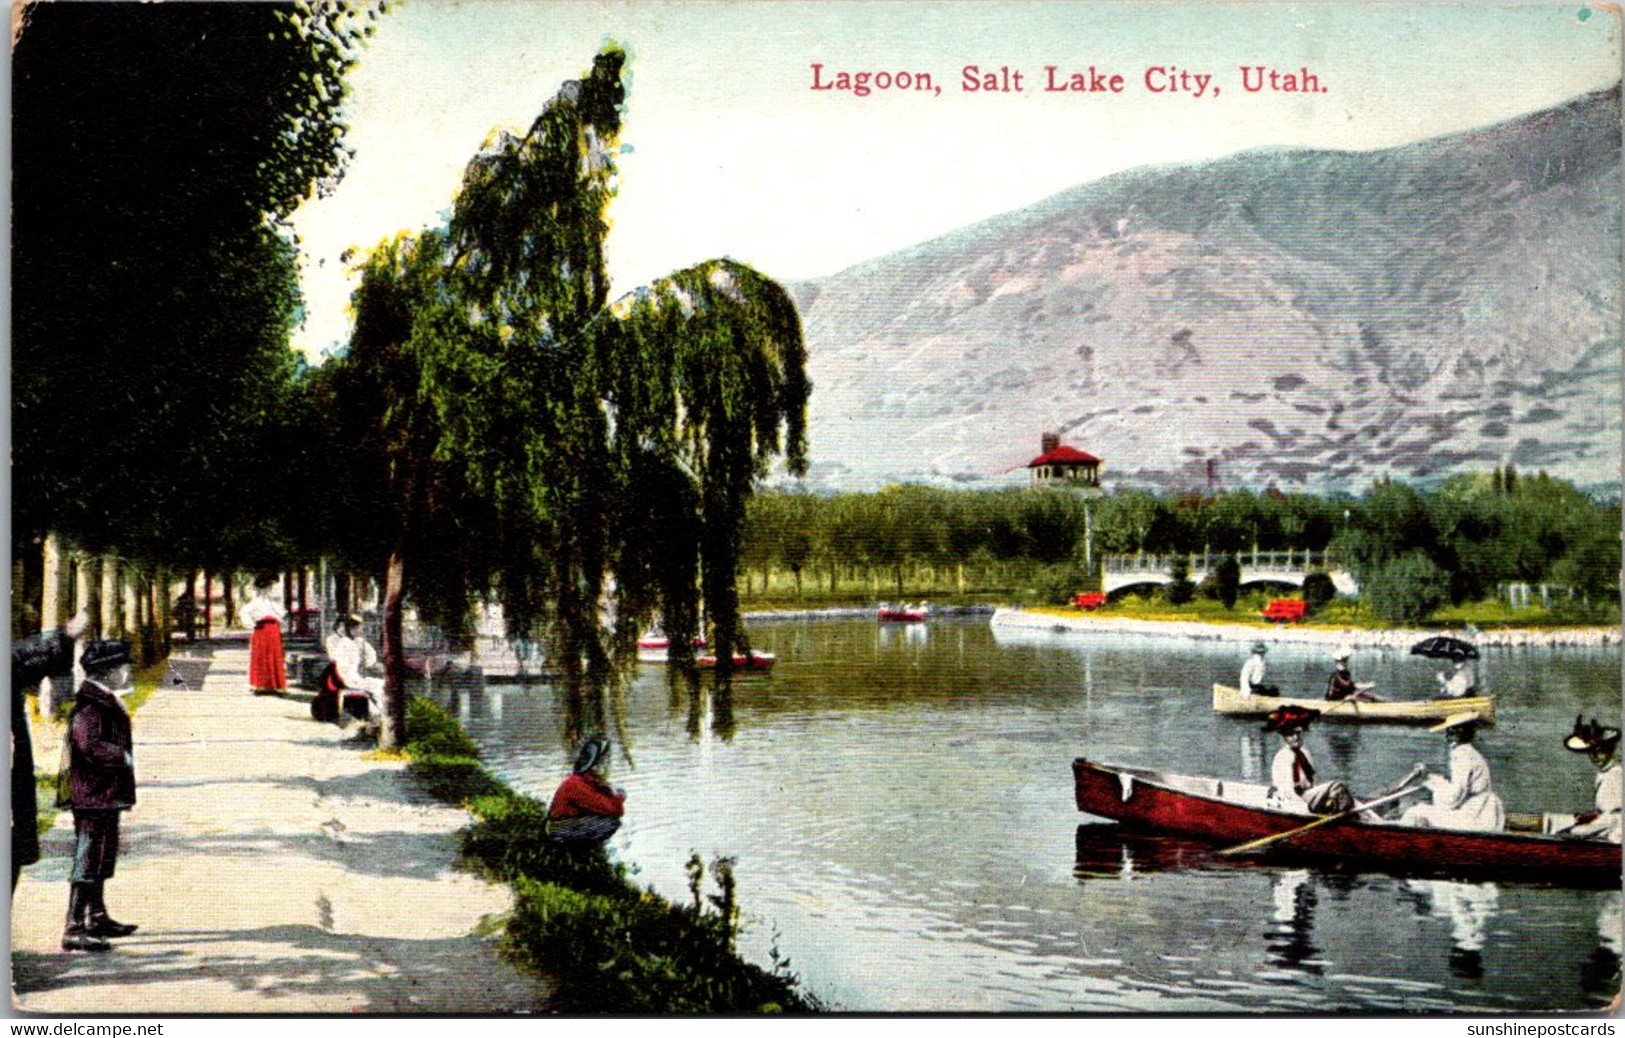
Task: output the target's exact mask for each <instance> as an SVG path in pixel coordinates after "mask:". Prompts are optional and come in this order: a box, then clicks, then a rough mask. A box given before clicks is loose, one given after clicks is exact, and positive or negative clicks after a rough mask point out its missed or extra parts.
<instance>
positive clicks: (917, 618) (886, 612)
mask: <svg viewBox="0 0 1625 1038" xmlns="http://www.w3.org/2000/svg"><path fill="white" fill-rule="evenodd" d="M875 619H876V620H879V621H880V622H881V623H883V624H920V623H925V621H927V620H929V619H931V603H930V602H921V603H920V604H919V605H898V606H894V605H889V604H887V603H885V602H882V603H880V608H879V609H877V610H875Z"/></svg>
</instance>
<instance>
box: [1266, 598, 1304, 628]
mask: <svg viewBox="0 0 1625 1038" xmlns="http://www.w3.org/2000/svg"><path fill="white" fill-rule="evenodd" d="M1308 611H1309V603H1308V602H1305V601H1304V600H1303V599H1301V598H1272V599H1270V604H1269V605H1267V606H1265V607H1264V613H1263V616H1264V619H1266V620H1271V621H1274V622H1275V623H1295V624H1297V623H1303V618H1304V617H1305V616H1306V615H1308Z"/></svg>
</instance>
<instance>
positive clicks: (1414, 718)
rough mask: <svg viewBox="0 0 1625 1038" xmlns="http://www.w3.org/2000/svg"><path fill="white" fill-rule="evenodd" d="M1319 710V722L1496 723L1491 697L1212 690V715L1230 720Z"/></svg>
mask: <svg viewBox="0 0 1625 1038" xmlns="http://www.w3.org/2000/svg"><path fill="white" fill-rule="evenodd" d="M1282 706H1296V707H1302V708H1303V709H1305V710H1319V711H1320V717H1319V718H1318V720H1321V721H1388V722H1393V723H1397V724H1421V723H1424V722H1427V721H1442V720H1444V719H1445V718H1447V717H1449V716H1450V715H1451V714H1465V713H1475V714H1477V715H1478V716H1479V719H1480V720H1481V721H1482V722H1483V723H1484V724H1494V723H1495V700H1494V699H1493V698H1491V697H1490V696H1468V697H1467V698H1465V699H1463V698H1457V699H1412V700H1404V699H1392V700H1390V699H1385V700H1382V701H1380V702H1376V703H1366V702H1361V701H1360V700H1357V699H1293V698H1290V697H1285V696H1248V695H1243V694H1242V693H1241V690H1240V689H1234V688H1231V687H1229V686H1228V685H1214V686H1213V712H1214V713H1218V714H1228V715H1230V716H1232V717H1249V716H1257V717H1262V716H1264V715H1265V714H1268V713H1269V712H1270V711H1272V710H1274V709H1275V708H1277V707H1282Z"/></svg>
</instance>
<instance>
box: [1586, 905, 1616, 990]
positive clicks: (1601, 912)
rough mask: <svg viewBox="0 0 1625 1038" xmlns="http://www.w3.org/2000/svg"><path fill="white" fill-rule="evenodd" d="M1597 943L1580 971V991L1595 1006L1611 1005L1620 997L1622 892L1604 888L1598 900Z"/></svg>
mask: <svg viewBox="0 0 1625 1038" xmlns="http://www.w3.org/2000/svg"><path fill="white" fill-rule="evenodd" d="M1597 901H1598V904H1597V946H1596V947H1595V948H1593V949H1591V956H1590V958H1588V959H1587V960H1586V962H1585V964H1584V965H1583V966H1582V967H1581V970H1580V990H1581V992H1582V993H1583V995H1584V997H1585V1000H1586V1003H1587V1004H1588V1005H1590V1006H1592V1007H1594V1008H1598V1009H1601V1008H1611V1007H1612V1006H1613V1005H1614V1002H1615V1000H1616V999H1617V998H1619V991H1620V987H1619V985H1620V969H1619V967H1620V951H1621V947H1620V945H1621V939H1622V938H1621V932H1620V931H1621V928H1622V927H1621V911H1620V892H1619V891H1617V890H1608V891H1604V892H1603V893H1602V894H1601V895H1600V896H1599V897H1598V899H1597Z"/></svg>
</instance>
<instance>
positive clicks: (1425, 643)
mask: <svg viewBox="0 0 1625 1038" xmlns="http://www.w3.org/2000/svg"><path fill="white" fill-rule="evenodd" d="M1457 653H1466V655H1467V658H1468V659H1470V660H1476V659H1478V646H1476V645H1474V644H1473V643H1472V642H1464V641H1462V640H1461V639H1460V638H1451V637H1449V636H1448V635H1443V634H1441V635H1438V636H1437V637H1433V638H1423V639H1422V640H1421V641H1419V642H1417V643H1416V644H1415V645H1412V646H1411V655H1412V656H1426V657H1427V658H1428V659H1430V660H1447V659H1450V658H1451V657H1452V656H1454V655H1456V654H1457Z"/></svg>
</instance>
